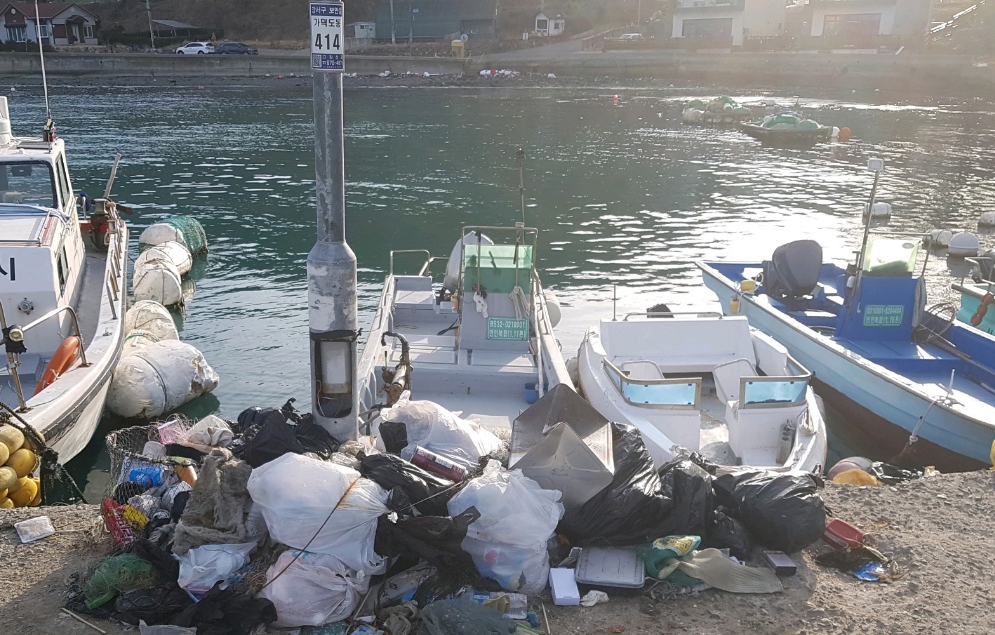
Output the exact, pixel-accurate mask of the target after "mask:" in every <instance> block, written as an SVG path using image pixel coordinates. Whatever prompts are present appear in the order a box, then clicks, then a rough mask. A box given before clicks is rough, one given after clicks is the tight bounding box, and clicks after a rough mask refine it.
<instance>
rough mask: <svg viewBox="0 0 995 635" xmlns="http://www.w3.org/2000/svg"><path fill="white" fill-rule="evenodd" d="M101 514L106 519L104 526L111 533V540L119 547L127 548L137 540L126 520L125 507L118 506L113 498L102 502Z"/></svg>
mask: <svg viewBox="0 0 995 635" xmlns="http://www.w3.org/2000/svg"><path fill="white" fill-rule="evenodd" d="M100 513H101V515H103V517H104V525H106V526H107V531H109V532H111V538H113V539H114V544H116V545H117V546H118V547H127V546H128V545H130V544H131V543H133V542H135V540H137V537H136V536H135V532H134V531H133V530H132V529H131V526H130V525H129V524H128V522H127V521H126V520H125V519H124V505H118V504H117V503H115V502H114V499H113V498H105V499H104V500H102V501H100Z"/></svg>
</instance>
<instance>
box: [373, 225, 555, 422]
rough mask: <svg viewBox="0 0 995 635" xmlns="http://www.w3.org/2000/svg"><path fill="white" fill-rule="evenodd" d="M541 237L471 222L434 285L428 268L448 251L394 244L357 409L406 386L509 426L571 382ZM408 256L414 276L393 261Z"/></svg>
mask: <svg viewBox="0 0 995 635" xmlns="http://www.w3.org/2000/svg"><path fill="white" fill-rule="evenodd" d="M488 236H490V237H493V238H494V239H495V240H497V241H498V242H497V243H495V242H493V241H492V240H491V239H490V238H489V237H488ZM537 237H538V230H536V229H532V228H527V227H524V226H521V225H518V226H516V227H465V228H463V234H462V237H461V239H460V240H459V241H457V243H456V245H455V246H454V248H453V250H452V254H451V255H450V257H449V258H448V265H447V268H446V275H445V278H444V279H443V280H441V281H438V282H434V281H433V279H432V275H431V266H432V265H433V264H435V263H438V262H440V261H445V260H447V259H446V258H433V257H431V255H430V254H429V252H428V251H424V250H416V251H412V250H405V251H392V252H391V254H390V263H391V264H390V269H389V271H388V274H387V277H386V279H385V281H384V288H383V294H382V295H381V297H380V303H379V304H378V305H377V313H376V316H375V317H374V319H373V326H372V328H371V329H370V331H369V338H368V339H367V341H366V347H365V349H364V350H363V355H362V357H361V359H360V362H359V373H358V381H357V387H358V390H359V402H360V408H359V411H360V412H368V411H370V410H371V409H373V408H374V406H375V405H377V404H378V403H386V405H392V404H393V403H395V402H396V401H397V399H398V398H399V397H400V395H401V393H402V392H403V391H405V390H410V391H411V398H412V399H416V400H427V401H432V402H435V403H437V404H439V405H441V406H443V407H444V408H446V409H448V410H450V411H458V412H461V413H462V414H461V416H462V417H463V418H464V419H470V420H471V421H475V422H477V423H479V424H481V425H483V426H485V427H487V428H490V429H491V430H508V431H510V430H511V424H512V422H513V421H514V420H515V418H516V417H518V415H519V414H521V412H522V411H523V410H525V409H526V408H528V407H529V404H530V403H533V402H534V401H535V400H536V399H538V398H539V397H541V396H542V395H543V393H544V392H545V391H547V390H550V389H552V388H553V387H554V386H556V385H558V384H561V383H565V384H567V385H571V382H570V378H569V374H568V372H567V369H566V365H565V364H564V362H563V357H562V355H561V353H560V349H559V346H558V345H557V343H556V339H555V337H554V335H553V326H554V322H553V321H552V320H551V319H550V314H551V311H550V307H548V306H547V304H546V298H545V296H544V294H543V291H542V286H541V285H540V282H539V276H538V274H537V273H536V268H535V258H536V240H537ZM502 238H503V239H505V240H504V241H503V242H502V241H501V240H500V239H502ZM412 254H417V255H418V257H419V268H418V269H417V271H418V273H417V275H402V274H399V273H396V272H395V270H394V266H395V261H396V260H399V259H400V258H404V257H405V255H406V256H407V257H408V258H410V257H411V255H412ZM361 424H362V422H361Z"/></svg>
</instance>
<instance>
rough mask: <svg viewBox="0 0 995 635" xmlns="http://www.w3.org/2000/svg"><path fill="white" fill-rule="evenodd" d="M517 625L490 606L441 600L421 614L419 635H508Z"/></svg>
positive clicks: (430, 605)
mask: <svg viewBox="0 0 995 635" xmlns="http://www.w3.org/2000/svg"><path fill="white" fill-rule="evenodd" d="M516 630H518V624H517V623H516V622H515V621H514V620H511V619H508V618H507V617H505V616H504V615H502V614H501V613H500V612H499V611H496V610H494V609H492V608H491V607H489V606H481V605H479V604H474V603H473V602H465V601H463V600H458V599H454V600H440V601H438V602H434V603H432V604H429V605H428V606H426V607H425V608H424V609H423V610H422V612H421V624H420V625H419V627H418V635H511V634H512V633H514V632H515V631H516Z"/></svg>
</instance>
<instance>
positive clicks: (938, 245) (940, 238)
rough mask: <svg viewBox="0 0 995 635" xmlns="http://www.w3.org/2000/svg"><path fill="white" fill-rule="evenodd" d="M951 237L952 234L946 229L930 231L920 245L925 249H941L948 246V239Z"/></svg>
mask: <svg viewBox="0 0 995 635" xmlns="http://www.w3.org/2000/svg"><path fill="white" fill-rule="evenodd" d="M952 237H953V233H951V232H950V231H949V230H946V229H931V230H929V233H928V234H927V235H925V236H923V238H922V243H923V244H924V245H926V246H927V247H932V248H935V249H942V248H944V247H946V246H947V245H949V244H950V239H951V238H952Z"/></svg>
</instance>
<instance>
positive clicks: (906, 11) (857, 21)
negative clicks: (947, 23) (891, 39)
mask: <svg viewBox="0 0 995 635" xmlns="http://www.w3.org/2000/svg"><path fill="white" fill-rule="evenodd" d="M810 6H811V8H812V32H811V35H813V36H815V37H819V36H824V37H841V38H847V37H861V36H873V35H918V34H923V33H925V32H926V29H927V28H928V24H929V16H930V13H931V11H932V1H931V0H811V3H810Z"/></svg>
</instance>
